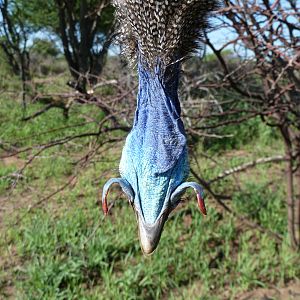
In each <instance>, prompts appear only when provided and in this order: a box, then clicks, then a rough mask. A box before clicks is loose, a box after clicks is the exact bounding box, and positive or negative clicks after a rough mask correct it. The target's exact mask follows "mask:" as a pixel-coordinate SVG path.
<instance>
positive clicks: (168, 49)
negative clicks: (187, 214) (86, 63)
mask: <svg viewBox="0 0 300 300" xmlns="http://www.w3.org/2000/svg"><path fill="white" fill-rule="evenodd" d="M114 6H115V7H116V17H117V21H118V22H119V27H118V31H119V32H118V33H119V35H118V38H117V41H118V42H119V44H120V45H121V47H122V52H123V54H124V55H125V56H126V57H127V58H128V59H129V60H130V61H131V62H137V65H138V74H139V91H138V97H137V109H136V113H135V118H134V124H133V127H132V130H131V132H130V133H129V135H128V137H127V139H126V143H125V146H124V149H123V152H122V158H121V162H120V175H121V178H113V179H110V180H109V181H108V182H107V183H106V184H105V186H104V189H103V196H102V206H103V210H104V212H105V213H107V194H108V189H109V187H110V186H111V185H112V184H113V183H118V184H120V186H121V187H122V190H123V191H124V193H125V194H126V195H127V196H128V198H129V200H130V202H131V204H132V206H133V208H134V210H135V213H136V216H137V221H138V228H139V237H140V242H141V246H142V250H143V252H144V253H146V254H150V253H152V252H153V251H154V250H155V248H156V247H157V245H158V242H159V240H160V236H161V232H162V230H163V226H164V224H165V222H166V220H167V219H168V216H169V214H170V212H171V211H172V210H173V209H174V208H175V207H176V206H177V204H178V203H179V202H180V197H181V196H182V194H183V193H184V191H185V190H186V189H187V188H189V187H191V188H193V189H194V190H195V192H196V194H197V199H198V205H199V208H200V210H201V212H202V213H203V214H204V215H205V214H206V209H205V205H204V201H203V191H202V188H201V187H200V186H199V185H198V184H197V183H194V182H185V180H186V179H187V177H188V174H189V163H188V155H187V141H186V136H185V131H184V126H183V122H182V120H181V118H180V102H179V99H178V82H179V74H180V64H181V62H182V61H183V60H184V59H186V58H187V56H188V55H189V54H190V53H191V52H192V51H193V50H195V49H196V48H197V46H198V39H199V37H200V36H201V35H202V34H203V32H204V30H205V28H206V27H207V18H208V16H209V14H210V13H211V12H212V11H213V10H214V9H215V8H216V6H217V1H214V0H210V1H208V0H207V1H205V0H198V1H197V0H181V1H180V0H177V1H176V0H160V1H153V0H148V1H145V0H118V1H114Z"/></svg>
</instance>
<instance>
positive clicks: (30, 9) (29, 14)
mask: <svg viewBox="0 0 300 300" xmlns="http://www.w3.org/2000/svg"><path fill="white" fill-rule="evenodd" d="M15 2H16V4H17V5H18V7H19V10H20V11H22V12H23V15H24V18H25V20H27V22H28V24H30V26H32V28H33V29H34V31H35V32H37V31H40V30H44V31H45V30H46V31H48V32H50V33H53V34H58V35H59V26H60V24H59V17H58V13H59V7H58V6H57V4H56V1H54V0H50V1H46V2H43V4H42V5H41V2H40V1H37V0H31V1H25V0H15ZM81 2H82V1H81V0H72V1H70V2H69V4H70V5H71V7H72V9H73V13H74V16H75V19H76V20H77V22H78V21H79V19H80V5H81V4H82V3H81ZM86 3H87V6H88V7H89V11H90V12H91V14H93V13H96V11H97V8H98V7H99V5H100V4H101V1H97V0H88V1H86ZM112 14H113V8H112V7H111V6H108V7H106V8H105V9H104V11H103V14H102V15H101V18H102V20H101V23H99V22H98V25H97V26H98V28H97V31H98V32H99V33H102V34H106V33H107V31H108V30H109V29H110V27H111V25H112V22H113V18H112Z"/></svg>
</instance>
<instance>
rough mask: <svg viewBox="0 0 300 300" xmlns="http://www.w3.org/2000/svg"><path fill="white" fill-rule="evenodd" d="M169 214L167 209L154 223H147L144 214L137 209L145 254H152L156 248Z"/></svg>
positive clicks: (141, 241) (140, 235)
mask: <svg viewBox="0 0 300 300" xmlns="http://www.w3.org/2000/svg"><path fill="white" fill-rule="evenodd" d="M168 215H169V214H168V212H167V211H166V212H165V213H163V214H162V215H161V216H160V218H159V219H157V221H156V222H155V223H154V224H145V222H144V218H143V216H141V214H140V213H139V212H138V211H136V216H137V222H138V230H139V237H140V243H141V248H142V250H143V253H144V254H146V255H150V254H151V253H153V252H154V250H155V249H156V247H157V245H158V243H159V240H160V237H161V233H162V230H163V228H164V225H165V222H166V221H167V219H168Z"/></svg>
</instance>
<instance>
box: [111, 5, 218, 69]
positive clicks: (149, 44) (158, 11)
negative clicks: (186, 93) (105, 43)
mask: <svg viewBox="0 0 300 300" xmlns="http://www.w3.org/2000/svg"><path fill="white" fill-rule="evenodd" d="M113 3H114V5H115V7H116V8H117V10H116V16H117V20H118V22H119V26H118V32H119V35H118V37H117V41H118V43H119V44H120V45H121V47H122V52H123V54H124V55H125V56H126V57H128V59H129V60H130V61H131V62H133V61H136V59H137V58H139V59H140V60H141V61H143V63H146V64H147V66H148V67H149V68H151V69H153V68H154V67H155V66H156V63H157V61H158V60H159V61H160V62H162V63H163V64H164V65H165V66H167V65H169V64H171V63H173V62H174V61H176V60H180V59H183V58H185V57H186V56H187V55H188V54H189V53H190V52H192V51H193V50H195V49H196V48H197V47H198V46H199V43H198V41H199V37H201V35H202V34H203V32H204V30H205V29H206V28H207V26H208V23H207V19H208V17H209V15H210V13H211V12H212V11H213V10H214V9H216V7H217V6H218V1H213V0H212V1H207V0H206V1H205V0H181V1H180V0H173V1H171V0H160V1H154V0H149V1H144V0H115V1H113Z"/></svg>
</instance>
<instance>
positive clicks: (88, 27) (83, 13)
mask: <svg viewBox="0 0 300 300" xmlns="http://www.w3.org/2000/svg"><path fill="white" fill-rule="evenodd" d="M16 1H17V3H18V6H19V7H20V8H21V9H22V11H24V14H25V16H26V20H27V22H28V23H29V24H30V25H31V26H33V27H34V29H35V31H36V32H37V31H42V32H43V33H44V34H46V33H48V34H50V35H55V36H57V37H58V38H59V40H60V41H61V45H62V48H63V52H64V56H65V58H66V60H67V63H68V66H69V69H70V72H71V75H72V76H73V78H74V79H75V81H76V82H74V83H73V87H75V88H76V89H77V90H79V91H81V92H83V93H85V92H86V85H87V84H89V83H91V84H94V83H95V82H97V77H98V76H99V75H100V74H101V72H102V69H103V66H104V63H105V59H106V56H107V53H108V48H109V46H110V44H111V38H112V34H113V8H112V6H110V1H109V0H100V1H96V0H50V1H46V2H44V3H43V4H42V5H41V2H40V1H37V0H31V1H25V0H16Z"/></svg>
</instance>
